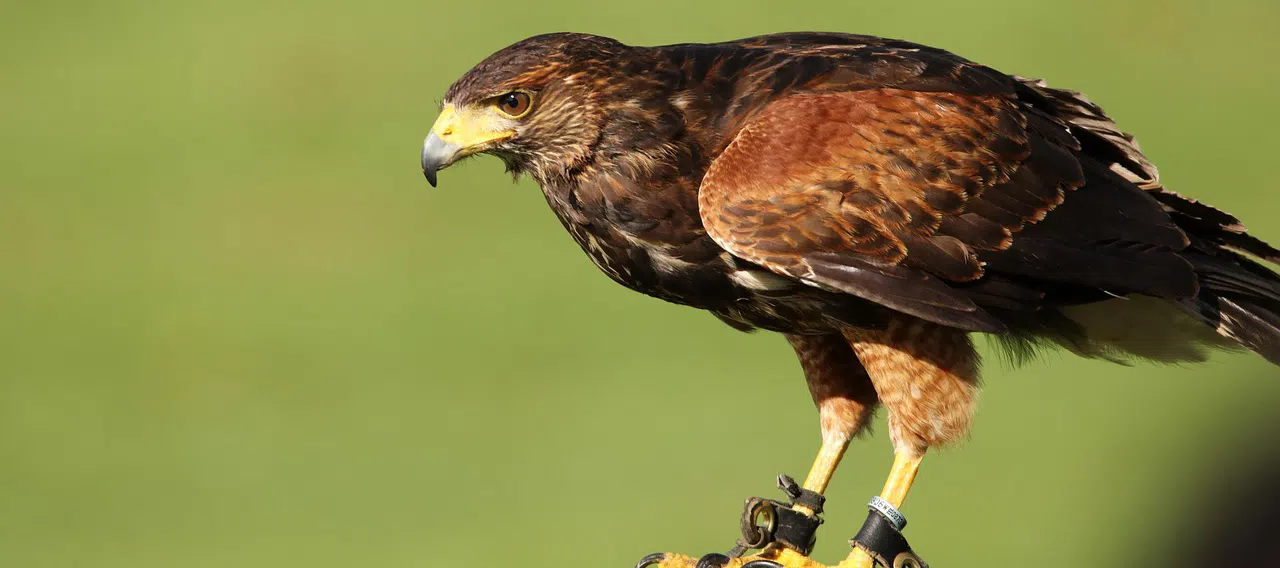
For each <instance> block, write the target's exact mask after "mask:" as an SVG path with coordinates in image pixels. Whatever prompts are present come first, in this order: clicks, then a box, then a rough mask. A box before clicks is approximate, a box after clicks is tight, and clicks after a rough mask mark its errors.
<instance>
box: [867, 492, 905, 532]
mask: <svg viewBox="0 0 1280 568" xmlns="http://www.w3.org/2000/svg"><path fill="white" fill-rule="evenodd" d="M867 508H868V509H871V510H872V511H875V512H877V513H880V514H881V515H884V518H886V519H888V520H889V524H891V525H893V528H894V529H895V530H897V531H898V532H902V529H905V528H907V517H906V516H905V515H903V514H902V511H899V510H898V508H897V507H894V506H893V505H890V504H889V502H888V501H885V500H884V499H881V498H880V496H879V495H876V496H875V497H872V498H871V502H870V503H867Z"/></svg>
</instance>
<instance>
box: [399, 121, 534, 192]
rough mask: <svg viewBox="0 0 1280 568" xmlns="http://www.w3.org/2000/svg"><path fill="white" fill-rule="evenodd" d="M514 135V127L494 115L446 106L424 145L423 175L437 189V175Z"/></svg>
mask: <svg viewBox="0 0 1280 568" xmlns="http://www.w3.org/2000/svg"><path fill="white" fill-rule="evenodd" d="M515 135H516V132H515V130H513V129H512V128H511V124H509V123H508V122H503V121H501V120H499V119H497V118H495V116H494V113H493V112H487V111H486V110H485V109H477V108H472V107H463V108H458V107H455V106H454V105H452V104H448V105H445V106H444V108H443V109H441V110H440V117H439V118H437V119H436V123H435V125H434V126H432V127H431V134H429V135H427V139H426V140H424V141H423V142H422V175H424V176H426V178H427V182H428V183H430V184H431V187H435V186H436V172H438V171H440V170H443V169H445V168H447V167H449V165H450V164H452V163H454V162H456V161H458V160H460V159H462V158H465V157H467V156H470V155H472V154H475V153H479V152H484V151H486V150H489V149H491V148H493V147H494V145H495V144H497V143H500V142H502V141H503V140H506V139H508V138H511V137H513V136H515Z"/></svg>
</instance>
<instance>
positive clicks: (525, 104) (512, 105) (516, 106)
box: [498, 93, 533, 118]
mask: <svg viewBox="0 0 1280 568" xmlns="http://www.w3.org/2000/svg"><path fill="white" fill-rule="evenodd" d="M532 103H533V101H532V100H530V98H529V94H528V93H507V94H505V95H502V96H501V97H498V110H500V111H502V112H503V114H506V115H508V116H512V117H515V118H519V117H521V116H524V113H526V112H529V105H531V104H532Z"/></svg>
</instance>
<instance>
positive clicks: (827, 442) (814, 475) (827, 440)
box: [795, 436, 849, 515]
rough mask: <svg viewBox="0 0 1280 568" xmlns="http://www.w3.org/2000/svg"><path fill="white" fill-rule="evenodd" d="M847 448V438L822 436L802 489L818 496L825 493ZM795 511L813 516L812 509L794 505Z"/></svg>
mask: <svg viewBox="0 0 1280 568" xmlns="http://www.w3.org/2000/svg"><path fill="white" fill-rule="evenodd" d="M848 448H849V437H848V436H823V437H822V448H821V449H819V450H818V457H817V458H814V460H813V467H811V468H809V475H808V476H806V477H805V478H804V486H803V487H804V488H805V489H808V490H809V491H813V492H815V493H819V494H821V493H824V492H826V490H827V485H828V484H830V483H831V476H832V475H833V474H835V472H836V467H837V466H839V465H840V458H843V457H844V451H845V450H846V449H848ZM795 509H796V510H797V511H800V512H801V513H804V514H806V515H812V514H814V511H813V509H810V508H808V507H804V506H801V505H796V507H795Z"/></svg>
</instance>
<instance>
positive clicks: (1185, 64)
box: [0, 0, 1280, 568]
mask: <svg viewBox="0 0 1280 568" xmlns="http://www.w3.org/2000/svg"><path fill="white" fill-rule="evenodd" d="M1210 6H1211V7H1210ZM1278 24H1280V5H1277V4H1276V3H1275V2H1274V1H1271V0H1257V1H1243V0H1224V1H1219V2H1213V3H1209V2H1194V1H1178V0H1174V1H1156V0H1145V1H1133V2H1127V3H1120V2H1112V1H1104V0H1095V1H1086V2H1053V3H1040V4H1034V5H1033V4H1029V3H1026V2H1020V1H1018V2H1015V1H996V0H970V1H967V2H942V1H938V2H869V1H864V2H856V3H854V2H843V1H836V0H831V1H824V2H804V1H793V2H785V3H780V2H763V1H748V0H741V1H737V2H731V3H729V2H726V3H723V4H713V3H700V4H696V5H694V4H690V5H686V4H685V3H684V2H655V1H646V2H634V3H612V4H606V3H596V2H571V1H552V0H547V1H542V2H497V3H477V2H440V1H438V0H431V1H428V2H408V1H404V0H367V1H365V2H359V3H347V2H336V1H332V0H324V1H320V2H309V3H290V2H282V1H278V0H265V1H264V0H252V1H250V0H223V1H219V2H211V1H200V2H174V3H157V2H152V1H141V0H114V1H109V2H107V1H102V2H96V1H90V0H68V1H65V2H46V3H38V2H32V1H28V2H20V3H12V4H9V5H7V6H6V7H5V8H4V10H3V17H0V53H3V54H4V55H3V56H2V57H0V565H3V566H6V567H9V566H13V567H70V566H98V567H113V566H120V567H130V568H146V567H172V566H182V567H191V568H195V567H205V566H209V567H212V566H264V567H266V566H272V567H275V566H312V567H317V566H356V565H359V566H387V567H400V566H405V567H408V566H503V565H515V566H522V567H529V568H539V567H560V566H614V567H627V566H631V564H632V563H634V562H635V561H636V560H637V559H638V558H639V557H640V556H641V555H643V554H645V553H649V552H654V551H657V550H677V551H682V552H687V553H692V554H700V553H704V552H710V551H716V550H724V549H726V548H728V546H729V545H730V544H731V543H732V540H733V539H734V538H735V536H736V525H735V523H736V517H737V514H738V512H739V508H740V506H741V503H742V500H743V499H744V498H746V497H747V496H750V495H768V496H775V495H776V491H775V490H774V489H773V485H772V479H773V476H774V475H775V474H777V473H778V472H782V471H786V472H790V473H792V474H793V475H796V476H802V475H803V474H804V473H805V471H806V469H807V467H808V466H809V462H810V459H811V458H812V454H813V452H814V450H815V449H816V446H817V420H816V414H815V413H814V411H813V409H812V406H811V403H810V401H809V399H808V394H807V392H806V391H805V388H804V385H803V381H802V378H801V374H800V371H799V368H798V365H797V364H796V363H795V361H794V358H793V356H792V354H791V353H790V350H789V347H788V346H787V345H786V343H785V342H784V341H783V340H781V338H779V337H776V336H772V335H769V334H763V333H762V334H755V335H743V334H740V333H738V332H735V331H733V330H731V329H729V328H728V327H726V326H724V325H722V324H720V323H719V322H717V321H716V320H714V319H713V318H712V317H710V316H708V315H706V314H702V313H699V312H696V311H693V310H689V309H686V308H681V307H676V306H671V305H667V304H664V303H662V302H660V301H657V300H653V299H649V298H646V297H642V296H639V295H636V294H634V293H631V292H629V291H626V290H624V289H622V288H621V287H619V286H617V285H615V284H613V283H612V282H610V281H609V280H608V279H607V278H605V277H603V276H602V275H600V274H597V271H596V269H595V268H594V267H593V266H592V265H591V263H590V262H588V261H587V259H586V258H585V256H584V255H583V254H582V253H581V252H580V251H579V250H578V249H577V247H576V246H574V245H573V243H572V242H571V240H570V239H569V238H568V236H567V235H566V234H565V233H564V232H563V230H562V229H561V228H560V226H559V224H558V223H557V221H556V220H555V219H554V218H553V216H552V215H551V213H550V212H549V211H548V210H547V208H546V205H545V203H544V202H543V199H542V197H541V195H540V194H539V192H538V190H537V188H536V187H535V186H534V185H533V184H532V183H531V182H529V181H521V182H520V183H518V184H515V185H514V186H513V185H512V184H511V182H510V180H509V178H508V177H507V176H506V175H505V174H503V173H502V171H501V166H500V164H499V163H498V162H497V161H496V160H493V159H481V160H475V161H470V162H468V163H467V164H465V165H463V166H460V167H458V168H455V169H450V170H449V171H447V172H444V173H443V174H442V176H441V180H442V183H441V189H440V190H432V189H431V188H429V187H428V186H427V185H426V183H425V182H424V181H423V179H422V177H421V174H420V172H419V168H418V165H417V160H418V150H419V145H420V144H421V140H422V137H423V136H424V134H425V133H426V132H427V129H428V128H429V126H430V124H431V123H432V121H433V120H434V118H435V114H436V109H435V104H436V101H437V100H438V98H439V97H440V96H441V95H442V94H443V92H444V90H445V88H446V87H447V86H448V85H449V84H450V83H451V82H452V81H453V80H454V79H455V78H456V77H457V76H459V75H460V74H461V73H463V72H465V71H466V70H467V69H468V68H469V67H470V66H471V65H473V64H474V63H475V62H477V61H478V60H480V59H481V58H483V57H484V56H486V55H487V54H489V53H491V52H493V51H495V50H497V49H499V48H501V47H503V46H505V45H507V44H510V43H512V42H515V41H517V40H519V39H521V38H523V37H526V36H529V35H533V34H535V33H542V32H548V31H560V30H573V31H583V32H593V33H599V34H604V35H609V36H612V37H616V38H618V39H620V40H623V41H626V42H628V43H635V44H650V45H652V44H662V43H677V42H691V41H716V40H727V39H733V38H738V37H743V36H748V35H754V34H760V33H766V32H773V31H784V30H809V29H819V30H835V31H850V32H859V33H871V34H878V35H887V36H893V37H902V38H907V39H911V40H915V41H919V42H924V43H928V44H933V45H937V46H940V47H944V48H948V49H950V50H953V51H956V52H958V53H960V54H962V55H964V56H966V57H969V58H971V59H975V60H978V61H981V62H984V63H987V64H989V65H992V66H994V67H996V68H998V69H1001V70H1004V71H1007V72H1012V73H1019V74H1023V75H1031V76H1043V77H1047V78H1048V79H1049V80H1050V81H1051V84H1053V85H1055V86H1063V87H1071V88H1075V89H1080V90H1083V91H1085V92H1087V93H1088V94H1089V96H1090V97H1092V98H1093V99H1094V100H1095V101H1097V102H1099V103H1101V104H1103V105H1104V106H1105V107H1106V108H1107V109H1108V111H1109V112H1110V113H1111V114H1112V115H1113V116H1114V117H1115V118H1116V119H1117V120H1118V121H1119V122H1120V124H1121V126H1122V127H1124V128H1125V129H1127V130H1130V131H1132V132H1136V133H1138V134H1139V136H1140V139H1141V141H1142V143H1143V147H1144V149H1146V150H1147V152H1148V155H1149V156H1150V157H1151V158H1152V159H1153V160H1154V161H1155V162H1156V163H1157V164H1159V165H1160V167H1161V169H1162V172H1163V173H1164V179H1165V181H1166V182H1167V184H1168V185H1169V186H1170V187H1171V188H1173V189H1175V190H1177V191H1179V192H1183V193H1187V194H1192V195H1195V196H1197V197H1200V198H1203V199H1205V200H1207V201H1209V202H1211V203H1214V204H1216V205H1218V206H1220V207H1223V208H1226V209H1228V210H1231V211H1233V212H1236V213H1238V214H1240V215H1241V216H1242V217H1244V219H1245V220H1246V222H1248V223H1249V224H1250V226H1251V228H1252V229H1253V230H1254V232H1255V233H1256V234H1258V235H1259V236H1262V237H1264V238H1270V239H1272V240H1277V241H1280V221H1278V220H1277V219H1280V200H1278V199H1276V188H1275V185H1276V183H1277V182H1276V178H1275V176H1274V171H1275V167H1276V156H1277V154H1278V153H1280V139H1277V137H1276V135H1275V133H1276V127H1277V126H1280V105H1277V104H1276V92H1277V89H1278V88H1280V74H1277V73H1276V69H1277V61H1280V36H1278V35H1277V34H1276V33H1275V29H1276V27H1277V25H1278ZM991 361H992V362H991V363H990V364H989V365H988V366H987V371H986V384H987V389H986V390H985V391H984V395H983V400H982V405H981V408H980V411H979V416H978V420H977V425H976V428H975V431H974V433H973V436H972V440H971V441H970V442H969V443H968V444H966V445H965V446H964V447H963V448H961V449H959V450H955V451H947V452H943V453H938V454H935V455H932V456H931V457H930V458H929V459H928V460H927V461H926V463H925V467H924V470H923V473H922V475H921V477H920V479H919V483H918V484H917V489H916V490H915V491H914V492H913V494H912V498H911V500H910V502H909V503H908V506H907V509H906V512H907V514H908V515H909V516H910V518H911V525H912V526H911V529H910V536H911V537H912V539H913V542H914V543H915V544H916V546H917V549H918V550H920V551H922V552H923V553H925V556H926V558H927V559H929V560H930V561H931V562H932V563H933V564H934V565H935V566H941V567H959V566H979V565H989V566H1011V565H1032V564H1034V565H1037V566H1044V567H1058V566H1061V567H1067V566H1073V567H1074V566H1083V565H1090V566H1122V565H1130V564H1133V563H1134V562H1135V560H1136V559H1139V558H1146V561H1144V562H1142V563H1144V564H1145V563H1147V561H1150V560H1151V559H1152V558H1163V556H1162V555H1166V554H1168V555H1176V551H1177V546H1176V545H1177V543H1178V542H1181V541H1182V540H1184V539H1183V536H1184V534H1183V533H1182V532H1179V531H1182V530H1184V528H1182V527H1183V524H1184V523H1185V520H1186V517H1187V516H1188V515H1192V514H1195V513H1196V511H1195V510H1193V509H1188V507H1189V505H1188V503H1189V502H1190V501H1191V500H1192V497H1197V496H1199V494H1200V493H1202V492H1204V491H1206V489H1205V487H1211V486H1213V484H1214V483H1221V482H1223V481H1222V480H1224V479H1225V478H1223V477H1221V476H1223V475H1226V473H1227V472H1230V471H1232V470H1235V469H1239V468H1241V467H1243V464H1245V463H1246V462H1247V456H1248V455H1249V454H1250V453H1253V452H1256V451H1258V450H1260V449H1267V448H1272V447H1275V446H1276V445H1277V443H1276V438H1275V435H1274V434H1275V433H1276V429H1277V428H1276V423H1275V422H1274V421H1272V422H1267V421H1265V420H1263V419H1264V418H1265V417H1266V416H1269V415H1270V414H1271V413H1272V412H1273V411H1274V408H1275V407H1276V405H1277V404H1280V372H1277V370H1276V369H1275V368H1273V367H1270V366H1268V365H1266V364H1265V363H1264V362H1263V361H1262V360H1261V359H1260V358H1258V357H1254V356H1251V355H1246V354H1239V355H1223V356H1218V357H1216V359H1215V361H1214V362H1213V363H1212V364H1209V365H1203V366H1198V367H1194V368H1168V367H1163V368H1162V367H1155V366H1149V365H1138V366H1135V367H1131V368H1125V367H1121V366H1115V365H1108V364H1103V363H1096V362H1086V361H1081V360H1078V359H1075V358H1072V357H1070V356H1067V355H1059V354H1053V355H1049V356H1048V357H1045V358H1043V359H1042V360H1040V361H1038V362H1035V363H1032V364H1029V365H1026V366H1025V367H1023V368H1021V369H1018V370H1010V369H1007V368H1004V367H1002V366H1001V365H1000V364H999V363H998V362H996V361H997V360H996V359H995V358H992V359H991ZM881 420H882V418H881ZM1234 448H1239V450H1238V451H1237V450H1234ZM1228 450H1230V451H1228ZM1224 456H1229V459H1224ZM890 460H891V450H890V446H889V443H888V440H887V438H886V436H885V429H884V428H883V426H882V425H881V426H880V427H879V428H878V429H877V433H876V435H875V436H874V437H872V438H869V439H867V440H864V441H861V442H859V443H857V444H855V446H854V447H853V449H852V450H851V452H850V455H849V456H848V458H847V460H846V462H845V466H844V469H843V470H842V471H841V472H840V474H839V475H838V476H837V478H836V482H835V484H834V487H833V488H832V489H831V491H830V501H829V505H828V509H829V513H828V515H827V516H828V522H827V524H826V525H825V527H824V529H823V532H822V534H821V540H820V545H819V548H818V551H817V556H818V557H819V558H820V559H824V560H828V561H835V560H836V559H837V558H840V557H843V555H844V553H845V551H846V550H847V546H846V545H845V544H844V541H845V539H846V538H847V537H848V536H850V535H852V534H853V532H854V531H855V529H856V528H857V526H858V525H859V524H860V523H861V521H862V518H863V516H864V514H865V509H863V507H862V504H863V503H864V502H865V501H866V499H867V498H868V497H869V496H870V495H872V494H874V493H876V492H877V491H878V490H879V487H880V484H881V482H882V480H883V477H884V475H885V473H886V472H887V470H888V466H889V463H890ZM1206 484H1208V485H1206ZM566 546H567V547H568V548H567V549H566V548H565V547H566ZM1151 564H1152V565H1160V564H1159V563H1157V562H1151Z"/></svg>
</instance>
